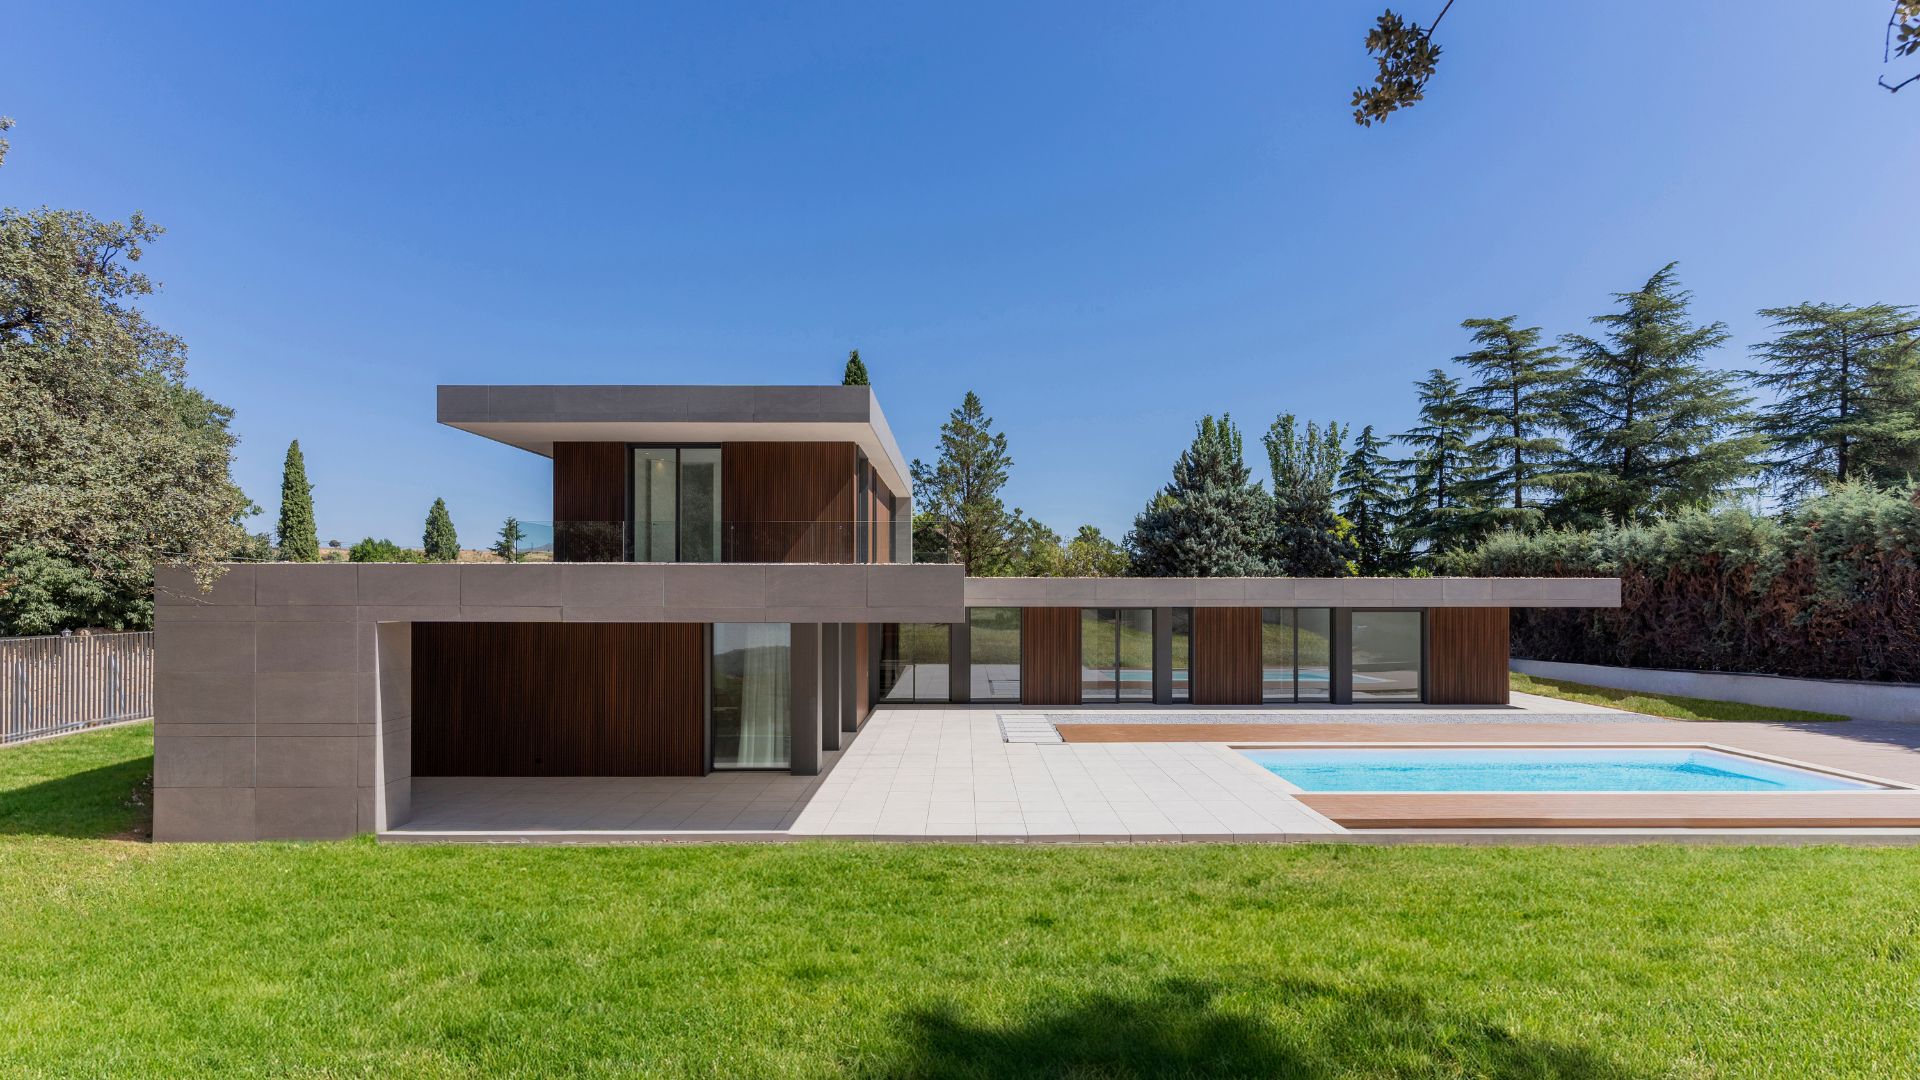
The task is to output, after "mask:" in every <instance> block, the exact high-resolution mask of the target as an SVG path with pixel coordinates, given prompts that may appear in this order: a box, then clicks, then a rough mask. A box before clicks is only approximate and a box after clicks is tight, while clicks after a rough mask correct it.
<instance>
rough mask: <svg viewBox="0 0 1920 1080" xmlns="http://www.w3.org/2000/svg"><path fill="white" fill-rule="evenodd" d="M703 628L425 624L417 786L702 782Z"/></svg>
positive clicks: (418, 650) (418, 686)
mask: <svg viewBox="0 0 1920 1080" xmlns="http://www.w3.org/2000/svg"><path fill="white" fill-rule="evenodd" d="M705 668H706V639H705V636H704V634H703V633H702V627H701V626H700V625H699V624H698V623H414V624H413V771H414V775H416V776H700V775H703V774H704V773H705V771H706V757H707V755H706V700H705V699H706V677H705Z"/></svg>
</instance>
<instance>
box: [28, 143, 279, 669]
mask: <svg viewBox="0 0 1920 1080" xmlns="http://www.w3.org/2000/svg"><path fill="white" fill-rule="evenodd" d="M7 127H11V124H10V123H9V124H7V125H5V127H0V131H3V130H5V128H7ZM160 235H161V229H160V228H159V226H157V225H154V224H152V223H150V222H148V221H147V220H146V219H145V218H143V217H141V216H140V215H139V214H135V215H133V216H132V217H131V218H129V219H128V220H126V221H102V220H100V219H98V218H95V217H93V216H92V215H90V214H87V213H84V212H82V211H78V210H55V209H49V208H45V207H42V208H40V209H37V210H19V209H14V208H6V209H0V567H11V568H12V569H10V570H0V593H4V592H5V591H6V590H7V589H9V588H11V587H14V585H16V584H21V583H23V582H24V581H25V580H26V577H25V576H24V575H28V574H31V575H37V576H38V577H40V578H44V579H46V580H49V581H51V580H53V578H56V577H57V578H60V579H61V580H62V581H67V580H68V578H67V576H66V575H67V571H69V570H71V571H77V572H78V573H79V574H82V575H84V576H85V577H86V578H87V579H88V581H89V582H90V584H86V585H84V586H83V585H79V584H71V585H68V584H63V585H60V586H59V587H58V588H51V589H48V590H45V591H43V592H42V593H41V598H40V599H37V600H35V601H33V604H32V606H33V607H34V609H35V610H36V611H39V612H41V613H42V615H36V616H35V618H43V617H44V613H45V612H46V611H49V610H51V609H50V608H49V607H47V605H48V604H57V603H60V602H62V601H61V600H60V598H62V597H65V598H69V599H72V600H73V601H74V603H75V605H76V606H74V607H71V608H67V609H65V611H66V613H65V615H63V616H61V617H60V618H58V619H56V620H55V621H56V622H57V623H58V625H59V628H76V627H82V626H87V625H101V624H103V623H104V624H106V625H127V626H142V625H146V624H147V620H148V618H149V617H150V611H151V607H150V597H151V595H152V591H153V567H154V565H155V564H156V563H161V562H165V563H175V564H181V565H186V566H189V567H192V568H193V569H194V571H195V574H196V576H197V577H198V578H199V579H200V580H201V581H202V583H207V582H210V581H211V580H212V578H213V577H214V576H217V574H218V572H219V571H218V568H217V565H216V564H217V563H218V562H219V561H221V560H223V559H226V558H228V557H230V556H231V555H232V554H233V553H234V552H235V551H236V550H237V549H238V548H240V547H241V546H242V545H244V544H245V542H246V530H245V529H244V528H242V527H241V521H242V520H243V518H244V516H245V514H246V512H247V510H248V508H249V506H250V504H249V503H248V501H247V499H246V496H245V495H243V494H241V492H240V489H239V487H238V486H236V485H235V484H234V483H233V480H232V477H231V472H230V469H231V465H232V456H233V447H234V445H235V442H236V439H235V437H234V434H233V432H232V430H231V427H230V424H231V421H232V419H233V413H232V411H231V410H229V409H227V408H226V407H225V406H222V405H220V404H218V403H217V402H214V401H212V400H210V399H208V398H207V397H206V396H205V395H203V394H201V393H200V392H199V391H197V390H195V389H194V388H193V387H191V386H190V385H188V384H187V382H186V375H187V371H186V354H187V349H186V344H185V343H184V342H182V341H181V340H180V339H179V338H178V337H175V336H174V335H172V334H169V333H167V332H166V331H164V330H162V329H161V328H160V327H158V326H156V325H154V324H153V323H152V322H150V321H149V320H148V319H147V317H146V315H145V314H144V313H143V312H142V311H141V310H140V308H139V307H138V306H137V302H138V300H139V298H140V297H142V296H146V295H149V294H151V293H153V292H154V291H155V287H154V285H153V283H152V281H151V280H150V279H149V278H148V277H147V276H146V275H145V274H144V273H141V272H140V271H139V270H138V269H137V268H136V267H137V264H138V263H139V262H140V261H141V259H142V257H143V256H144V255H145V253H146V249H147V247H148V246H149V245H151V244H152V243H153V242H155V241H156V240H157V239H158V238H159V237H160ZM27 549H32V551H31V552H29V551H28V550H27ZM29 566H31V567H32V568H33V569H32V570H31V571H28V570H25V569H22V568H25V567H29ZM56 571H57V573H56ZM96 592H97V594H98V595H99V596H101V597H104V598H105V599H104V601H103V602H104V603H106V604H108V605H110V607H109V608H98V607H95V606H92V601H90V600H83V599H81V598H82V596H83V594H85V595H94V594H95V593H96ZM9 632H15V631H14V629H13V628H12V627H11V626H10V625H9V624H5V623H3V622H0V633H9Z"/></svg>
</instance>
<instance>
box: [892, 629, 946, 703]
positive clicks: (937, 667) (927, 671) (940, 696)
mask: <svg viewBox="0 0 1920 1080" xmlns="http://www.w3.org/2000/svg"><path fill="white" fill-rule="evenodd" d="M952 657H953V627H951V626H949V625H947V624H946V623H887V624H885V625H883V626H882V627H881V628H880V700H881V701H951V700H953V695H952V683H951V681H950V679H951V672H952V669H953V664H952Z"/></svg>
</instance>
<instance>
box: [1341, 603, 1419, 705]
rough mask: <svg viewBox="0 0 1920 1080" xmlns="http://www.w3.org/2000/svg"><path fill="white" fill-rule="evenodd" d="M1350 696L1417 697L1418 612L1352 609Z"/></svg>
mask: <svg viewBox="0 0 1920 1080" xmlns="http://www.w3.org/2000/svg"><path fill="white" fill-rule="evenodd" d="M1353 700H1355V701H1419V700H1420V613H1419V612H1417V611H1356V612H1354V613H1353Z"/></svg>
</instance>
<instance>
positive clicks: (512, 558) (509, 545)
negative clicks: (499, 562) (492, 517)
mask: <svg viewBox="0 0 1920 1080" xmlns="http://www.w3.org/2000/svg"><path fill="white" fill-rule="evenodd" d="M525 539H526V534H525V533H522V532H521V531H520V519H519V518H511V517H510V518H508V519H507V520H506V523H505V524H503V525H501V526H500V539H498V540H496V541H494V544H493V553H494V554H495V555H498V556H500V557H501V558H503V559H505V560H507V561H508V562H521V561H523V560H525V559H526V555H525V554H524V553H523V552H521V550H520V542H521V541H523V540H525Z"/></svg>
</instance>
